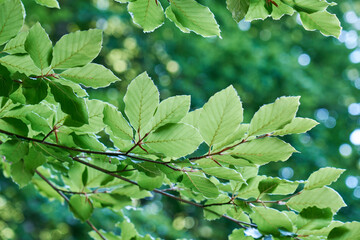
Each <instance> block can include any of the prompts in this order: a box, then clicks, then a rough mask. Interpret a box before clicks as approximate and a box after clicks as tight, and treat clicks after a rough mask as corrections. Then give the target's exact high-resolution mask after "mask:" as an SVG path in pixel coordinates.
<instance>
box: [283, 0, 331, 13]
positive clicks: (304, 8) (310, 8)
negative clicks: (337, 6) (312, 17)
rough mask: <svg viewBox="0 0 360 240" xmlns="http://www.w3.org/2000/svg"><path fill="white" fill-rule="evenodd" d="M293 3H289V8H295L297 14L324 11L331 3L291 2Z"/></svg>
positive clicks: (323, 1)
mask: <svg viewBox="0 0 360 240" xmlns="http://www.w3.org/2000/svg"><path fill="white" fill-rule="evenodd" d="M292 2H293V3H289V5H290V6H292V7H293V8H295V9H296V10H297V11H298V12H307V13H314V12H320V11H324V10H326V8H327V7H328V6H330V5H332V3H328V2H327V1H326V0H317V1H313V0H292Z"/></svg>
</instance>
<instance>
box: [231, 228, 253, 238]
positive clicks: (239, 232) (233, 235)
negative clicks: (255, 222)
mask: <svg viewBox="0 0 360 240" xmlns="http://www.w3.org/2000/svg"><path fill="white" fill-rule="evenodd" d="M252 239H254V238H252V237H250V236H245V233H244V229H234V230H233V231H232V233H231V234H230V235H229V240H252Z"/></svg>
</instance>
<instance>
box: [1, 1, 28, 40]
mask: <svg viewBox="0 0 360 240" xmlns="http://www.w3.org/2000/svg"><path fill="white" fill-rule="evenodd" d="M24 18H25V10H24V6H23V5H22V3H21V1H20V0H4V1H2V2H0V46H1V45H3V44H4V43H6V42H7V41H8V40H10V38H12V37H14V36H16V34H17V33H18V32H19V31H20V29H21V28H22V26H23V24H24Z"/></svg>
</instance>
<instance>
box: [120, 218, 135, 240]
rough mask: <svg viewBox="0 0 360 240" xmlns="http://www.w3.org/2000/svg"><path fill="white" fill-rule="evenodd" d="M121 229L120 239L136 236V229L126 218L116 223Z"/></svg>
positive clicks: (125, 239) (129, 238) (130, 238)
mask: <svg viewBox="0 0 360 240" xmlns="http://www.w3.org/2000/svg"><path fill="white" fill-rule="evenodd" d="M118 226H119V227H120V228H121V229H122V231H121V240H132V239H134V238H136V239H138V238H137V235H138V233H137V231H136V229H135V226H134V224H132V223H131V222H130V221H129V220H128V219H125V220H124V221H123V222H122V223H121V224H119V225H118Z"/></svg>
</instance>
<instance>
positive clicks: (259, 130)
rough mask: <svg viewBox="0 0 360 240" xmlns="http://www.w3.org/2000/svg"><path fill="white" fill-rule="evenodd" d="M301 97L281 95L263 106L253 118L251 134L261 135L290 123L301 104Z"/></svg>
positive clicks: (250, 128)
mask: <svg viewBox="0 0 360 240" xmlns="http://www.w3.org/2000/svg"><path fill="white" fill-rule="evenodd" d="M299 99H300V97H281V98H278V99H276V101H275V102H274V103H271V104H267V105H264V106H262V107H261V108H260V109H259V110H258V111H257V112H256V113H255V114H254V117H253V118H252V119H251V122H250V127H249V133H248V135H249V136H259V135H262V134H265V133H270V132H272V131H275V130H278V129H281V128H283V127H284V126H285V125H286V124H288V123H290V122H291V121H292V120H293V118H294V117H295V114H296V112H297V110H298V107H299V105H300V102H299Z"/></svg>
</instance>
